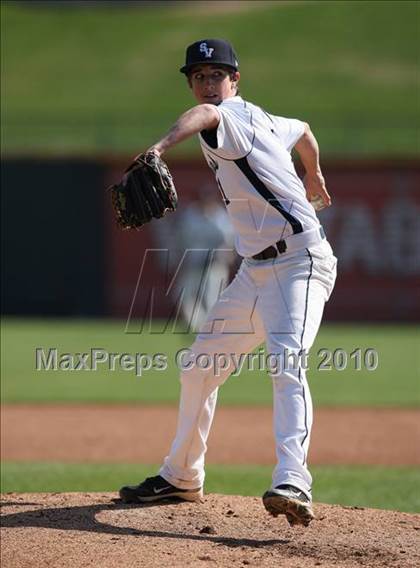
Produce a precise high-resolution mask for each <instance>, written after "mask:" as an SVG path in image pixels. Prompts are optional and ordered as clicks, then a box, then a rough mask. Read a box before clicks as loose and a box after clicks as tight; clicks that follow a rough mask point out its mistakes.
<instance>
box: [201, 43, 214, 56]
mask: <svg viewBox="0 0 420 568" xmlns="http://www.w3.org/2000/svg"><path fill="white" fill-rule="evenodd" d="M200 51H201V53H205V54H206V57H211V54H212V53H213V51H214V47H209V46H208V45H207V43H206V42H205V41H203V43H200Z"/></svg>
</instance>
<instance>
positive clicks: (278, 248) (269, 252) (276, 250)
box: [252, 227, 325, 260]
mask: <svg viewBox="0 0 420 568" xmlns="http://www.w3.org/2000/svg"><path fill="white" fill-rule="evenodd" d="M319 233H320V235H321V238H322V239H325V233H324V229H323V228H322V227H320V229H319ZM286 251H287V244H286V241H285V240H284V239H282V240H280V241H277V242H276V243H275V244H274V245H271V246H269V247H267V248H266V249H264V250H263V251H261V252H259V253H258V254H254V256H253V257H252V258H253V259H255V260H267V259H269V258H276V256H277V255H278V254H283V253H285V252H286Z"/></svg>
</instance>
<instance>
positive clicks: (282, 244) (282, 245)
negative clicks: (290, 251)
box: [276, 240, 287, 254]
mask: <svg viewBox="0 0 420 568" xmlns="http://www.w3.org/2000/svg"><path fill="white" fill-rule="evenodd" d="M276 248H277V250H278V251H279V254H283V253H284V252H286V251H287V245H286V241H285V240H281V241H277V242H276Z"/></svg>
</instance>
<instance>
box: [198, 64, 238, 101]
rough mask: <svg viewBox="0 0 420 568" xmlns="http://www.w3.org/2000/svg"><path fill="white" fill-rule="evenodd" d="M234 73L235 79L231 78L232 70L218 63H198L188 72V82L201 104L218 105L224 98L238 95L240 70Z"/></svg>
mask: <svg viewBox="0 0 420 568" xmlns="http://www.w3.org/2000/svg"><path fill="white" fill-rule="evenodd" d="M233 73H234V80H232V78H231V72H229V71H228V70H227V69H226V68H225V67H222V66H218V65H216V64H215V65H210V64H203V65H201V64H198V65H197V66H196V67H193V69H192V70H191V72H190V73H189V74H188V82H189V85H190V87H191V89H192V91H193V95H194V97H195V98H196V99H197V101H198V102H199V103H200V104H204V103H211V104H215V105H217V104H219V103H221V102H222V101H223V100H224V99H228V98H230V97H234V96H235V95H236V88H237V82H238V81H239V78H240V74H239V72H238V71H233Z"/></svg>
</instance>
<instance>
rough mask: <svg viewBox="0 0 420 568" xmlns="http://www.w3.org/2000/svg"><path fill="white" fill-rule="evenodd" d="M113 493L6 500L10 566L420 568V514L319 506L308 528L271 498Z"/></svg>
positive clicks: (5, 558) (5, 555)
mask: <svg viewBox="0 0 420 568" xmlns="http://www.w3.org/2000/svg"><path fill="white" fill-rule="evenodd" d="M115 497H116V496H115V494H109V493H53V494H42V493H36V494H22V493H20V494H17V493H8V494H3V495H2V529H1V532H2V535H1V536H2V539H1V543H2V566H7V567H8V568H12V567H19V568H21V567H24V566H28V567H29V566H31V567H33V566H37V567H38V568H43V567H44V566H60V567H67V566H69V567H71V568H79V567H86V566H89V565H92V566H101V568H106V567H110V568H111V567H112V568H115V567H118V566H124V567H130V566H136V567H138V566H145V567H155V566H156V567H157V566H175V567H179V568H181V567H182V568H184V567H185V566H194V567H195V566H209V567H210V566H223V567H231V566H246V565H248V566H273V567H274V566H276V567H277V566H282V567H296V568H298V567H299V568H302V567H307V566H324V567H330V566H333V565H334V566H343V567H344V566H345V567H349V566H367V567H373V566H383V567H385V566H386V567H389V566H398V567H406V566H413V567H414V566H419V565H420V554H419V552H418V548H417V549H416V545H417V546H418V542H419V536H420V532H419V531H420V515H413V514H408V513H399V512H394V511H380V510H373V509H362V508H351V507H341V506H331V505H322V504H317V505H316V506H315V513H316V519H315V520H314V521H313V522H312V523H311V525H310V526H309V527H308V528H304V527H295V528H291V527H289V525H288V523H287V521H286V519H285V518H284V517H283V516H281V517H278V518H277V519H273V518H272V517H270V516H269V515H268V514H267V513H266V512H265V510H264V508H263V506H262V503H261V500H260V499H259V498H256V497H238V496H228V495H216V494H210V495H207V496H206V497H205V500H204V503H202V504H195V503H185V502H180V503H175V502H174V501H172V502H166V503H165V504H162V503H161V504H154V505H144V506H130V505H124V504H122V503H121V502H120V501H117V500H115V501H114V499H115Z"/></svg>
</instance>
